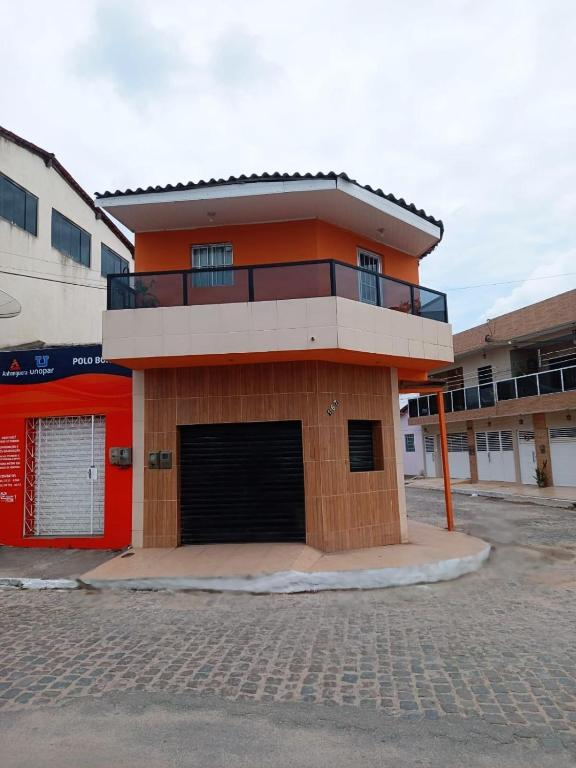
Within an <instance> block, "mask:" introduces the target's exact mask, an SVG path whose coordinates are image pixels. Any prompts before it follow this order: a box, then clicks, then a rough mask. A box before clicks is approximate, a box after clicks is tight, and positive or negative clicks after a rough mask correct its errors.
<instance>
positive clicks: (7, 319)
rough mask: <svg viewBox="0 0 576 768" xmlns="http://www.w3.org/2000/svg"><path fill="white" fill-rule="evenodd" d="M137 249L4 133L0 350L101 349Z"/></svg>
mask: <svg viewBox="0 0 576 768" xmlns="http://www.w3.org/2000/svg"><path fill="white" fill-rule="evenodd" d="M132 254H133V248H132V244H131V243H130V241H129V240H128V239H127V238H126V237H125V236H124V235H123V234H122V232H121V231H120V230H119V229H118V227H116V225H115V224H114V223H113V222H112V220H111V219H110V218H109V217H108V216H107V215H106V214H105V213H104V212H103V211H101V210H100V209H99V208H97V207H96V206H95V205H94V203H93V201H92V199H91V198H90V196H89V195H88V194H87V193H86V192H85V191H84V190H83V189H82V188H81V187H80V185H79V184H78V183H77V182H76V181H75V180H74V179H73V178H72V176H71V175H70V174H69V173H68V171H66V169H65V168H64V167H63V166H62V165H60V163H59V162H58V160H57V159H56V158H55V157H54V155H53V154H51V153H49V152H46V151H45V150H43V149H41V148H40V147H37V146H36V145H34V144H31V143H30V142H28V141H26V140H25V139H22V138H20V137H19V136H17V135H16V134H14V133H11V132H10V131H8V130H6V129H4V128H2V127H1V126H0V349H10V348H18V347H41V346H46V345H55V344H56V345H60V344H95V343H96V344H100V343H101V342H102V311H103V310H104V309H106V277H105V275H106V274H107V273H108V272H122V271H124V269H127V270H128V271H133V260H132Z"/></svg>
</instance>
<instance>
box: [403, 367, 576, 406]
mask: <svg viewBox="0 0 576 768" xmlns="http://www.w3.org/2000/svg"><path fill="white" fill-rule="evenodd" d="M573 390H576V365H570V366H566V367H565V368H557V369H555V370H550V371H540V373H530V374H527V375H526V376H517V377H516V378H513V379H503V380H502V381H494V382H491V383H490V384H478V385H475V386H472V387H464V388H463V389H453V390H451V391H449V392H443V393H442V396H443V397H444V409H445V410H446V413H455V412H456V411H475V410H477V409H479V408H490V407H492V406H494V405H496V404H497V403H500V402H503V401H505V400H517V399H518V398H522V397H534V396H535V395H551V394H554V393H557V392H571V391H573ZM436 398H437V396H436V395H423V396H422V397H413V398H412V399H411V400H409V401H408V414H409V416H410V417H411V418H417V417H419V416H435V415H436V414H437V413H438V401H437V399H436Z"/></svg>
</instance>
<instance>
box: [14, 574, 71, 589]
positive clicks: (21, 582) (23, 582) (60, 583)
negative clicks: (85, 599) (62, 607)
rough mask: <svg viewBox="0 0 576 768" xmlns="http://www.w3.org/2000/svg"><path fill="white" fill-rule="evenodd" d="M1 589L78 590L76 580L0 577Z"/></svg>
mask: <svg viewBox="0 0 576 768" xmlns="http://www.w3.org/2000/svg"><path fill="white" fill-rule="evenodd" d="M0 587H12V588H13V589H78V587H79V583H78V581H77V580H76V579H26V578H20V577H18V576H14V577H12V576H0Z"/></svg>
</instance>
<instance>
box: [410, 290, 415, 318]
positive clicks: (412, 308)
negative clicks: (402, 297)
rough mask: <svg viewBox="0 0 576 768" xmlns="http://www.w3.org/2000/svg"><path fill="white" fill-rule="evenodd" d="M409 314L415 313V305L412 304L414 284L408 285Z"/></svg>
mask: <svg viewBox="0 0 576 768" xmlns="http://www.w3.org/2000/svg"><path fill="white" fill-rule="evenodd" d="M410 314H411V315H415V314H416V306H415V304H414V286H413V285H411V286H410Z"/></svg>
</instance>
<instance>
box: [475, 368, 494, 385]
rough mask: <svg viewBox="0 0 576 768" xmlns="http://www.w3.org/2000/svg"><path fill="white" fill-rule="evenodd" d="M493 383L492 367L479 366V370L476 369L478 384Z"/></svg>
mask: <svg viewBox="0 0 576 768" xmlns="http://www.w3.org/2000/svg"><path fill="white" fill-rule="evenodd" d="M493 381H494V377H493V375H492V366H491V365H481V366H480V368H478V384H492V382H493Z"/></svg>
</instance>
